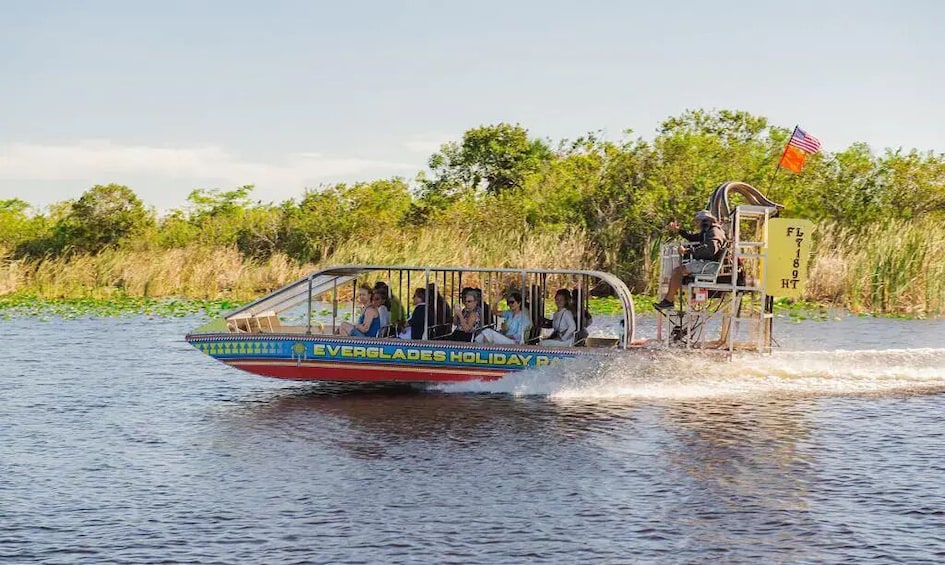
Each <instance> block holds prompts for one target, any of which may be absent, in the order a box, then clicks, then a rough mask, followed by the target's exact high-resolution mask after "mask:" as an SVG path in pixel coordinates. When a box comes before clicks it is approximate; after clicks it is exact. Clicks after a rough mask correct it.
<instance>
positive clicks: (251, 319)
mask: <svg viewBox="0 0 945 565" xmlns="http://www.w3.org/2000/svg"><path fill="white" fill-rule="evenodd" d="M732 196H735V197H738V199H739V200H740V201H742V203H739V204H738V205H736V206H733V205H732V204H731V201H730V197H732ZM707 208H708V209H709V210H710V211H711V212H712V213H713V215H714V216H715V217H716V218H718V219H719V220H720V222H721V224H722V226H723V228H724V229H725V231H726V234H727V239H728V241H727V244H726V247H725V253H724V257H722V259H721V260H720V261H719V262H718V263H719V265H718V268H717V269H716V270H715V271H713V272H707V273H701V274H698V275H695V276H690V277H688V278H687V279H685V280H684V281H683V282H684V292H681V293H680V298H679V306H678V308H677V309H674V310H672V311H670V312H662V313H658V314H657V320H656V322H657V323H656V324H655V328H651V330H653V331H652V333H653V335H649V336H641V335H638V333H639V332H638V331H637V330H638V327H637V319H636V312H635V309H634V300H633V295H632V294H631V292H630V289H629V288H628V287H627V285H626V284H625V283H624V282H623V281H622V280H620V279H619V278H618V277H616V276H614V275H613V274H610V273H606V272H602V271H594V270H567V269H535V268H522V269H510V268H492V267H450V266H411V265H343V266H333V267H328V268H324V269H320V270H318V271H315V272H313V273H311V274H309V275H307V276H305V277H303V278H301V279H299V280H296V281H294V282H292V283H290V284H288V285H286V286H284V287H282V288H280V289H278V290H275V291H273V292H271V293H270V294H267V295H265V296H263V297H261V298H259V299H258V300H255V301H253V302H251V303H249V304H247V305H245V306H242V307H240V308H238V309H236V310H234V311H232V312H230V313H228V314H227V315H225V316H223V317H221V318H219V319H215V320H212V321H210V322H209V323H207V324H205V325H203V326H201V327H199V328H197V329H195V330H194V331H192V332H191V333H189V334H188V335H187V336H186V340H187V341H188V342H189V343H190V344H192V345H193V346H194V347H195V348H197V349H198V350H200V351H202V352H203V353H206V354H207V355H209V356H210V357H213V358H214V359H217V360H218V361H221V362H223V363H225V364H227V365H229V366H231V367H234V368H236V369H241V370H243V371H247V372H250V373H254V374H257V375H262V376H267V377H275V378H280V379H292V380H306V381H342V382H391V383H442V382H457V381H469V380H495V379H500V378H502V377H503V376H505V375H507V374H509V373H512V372H518V371H523V370H529V369H538V368H541V367H546V366H549V365H554V364H557V363H561V362H564V361H567V360H569V359H579V358H613V357H620V356H628V355H640V354H647V353H648V352H652V351H655V350H661V349H675V350H680V351H687V352H693V353H701V354H711V355H713V356H716V357H717V356H728V357H731V356H733V355H735V354H736V353H740V352H753V353H761V354H764V353H768V352H770V351H771V347H772V325H773V318H774V312H773V308H774V297H776V296H799V295H800V293H801V292H803V290H804V283H805V280H806V268H807V259H808V255H809V252H810V235H811V230H812V226H811V225H810V222H808V221H806V220H791V219H786V218H781V217H778V216H779V214H780V212H781V206H780V205H778V204H776V203H774V202H772V201H770V200H768V199H767V198H766V197H764V196H763V195H762V194H761V193H760V192H759V191H757V190H756V189H755V188H753V187H752V186H750V185H748V184H746V183H742V182H727V183H723V184H722V185H720V186H719V187H718V188H717V189H716V190H715V191H714V192H713V194H712V196H711V197H710V199H709V203H708V206H707ZM678 245H679V243H678V242H675V243H667V244H664V245H663V246H662V247H661V250H660V281H661V282H660V291H661V293H662V292H663V291H665V289H666V286H667V285H668V282H669V277H670V273H671V272H672V270H673V269H674V268H675V267H676V266H677V265H679V264H680V258H679V255H678V252H677V247H678ZM378 282H382V283H383V284H384V285H385V286H386V287H387V289H389V290H388V292H389V299H390V301H391V302H393V303H394V304H395V305H396V306H395V307H394V308H392V309H391V314H392V316H391V320H390V323H389V324H387V325H385V326H384V327H381V328H379V329H378V331H377V335H376V337H358V336H354V335H340V334H339V330H340V329H341V328H342V326H343V325H344V323H345V322H348V323H350V322H351V321H352V320H354V319H355V318H356V316H357V311H358V309H357V304H356V302H355V300H356V298H355V297H356V296H357V294H358V288H359V286H362V285H367V286H368V287H374V286H376V285H377V283H378ZM418 288H419V289H426V291H427V292H426V302H425V304H424V308H423V314H422V317H423V332H422V334H421V336H419V337H420V338H419V339H406V337H408V336H406V335H404V334H403V333H400V329H401V327H402V326H403V325H404V324H405V323H406V317H407V313H408V311H409V305H408V302H409V300H410V298H411V296H413V294H414V292H415V290H416V289H418ZM561 289H566V290H567V291H568V294H569V296H570V297H571V298H572V300H570V303H571V305H570V308H571V310H572V311H573V313H574V315H573V319H574V321H575V323H576V331H575V332H574V338H573V340H571V341H569V342H568V343H566V344H564V345H562V344H561V343H560V342H555V343H556V345H555V346H549V345H548V344H549V343H552V342H551V341H549V340H548V339H547V338H548V337H549V336H548V330H546V329H543V327H546V326H547V325H548V321H549V319H550V317H551V314H552V312H551V305H552V304H554V301H553V296H554V295H555V294H556V293H557V292H559V291H560V290H561ZM469 290H473V291H475V292H477V293H478V296H479V297H480V301H481V306H482V314H483V317H482V327H483V328H499V327H500V324H501V321H502V319H501V318H500V317H499V315H498V313H497V312H498V311H499V310H500V309H501V307H502V306H503V305H504V304H505V297H507V296H508V294H509V292H510V291H512V290H515V291H517V292H518V294H519V295H520V296H521V297H522V299H523V300H522V302H523V306H524V309H523V310H522V312H523V315H525V316H528V318H529V320H530V322H531V324H530V325H531V328H532V329H531V330H530V331H529V332H528V333H527V335H526V334H525V332H523V335H520V336H519V339H518V340H516V341H517V342H516V343H513V344H499V343H486V342H484V341H483V340H482V339H477V338H478V337H479V336H478V335H476V333H473V334H466V333H464V332H457V331H455V330H456V326H455V325H454V324H453V322H454V319H453V311H452V308H453V306H454V305H456V304H460V300H461V296H463V295H464V294H465V293H466V292H467V291H469ZM603 302H605V303H606V304H607V305H608V306H609V307H608V310H609V312H608V313H605V314H600V313H598V314H595V315H594V316H593V317H591V316H590V315H588V314H587V313H588V311H589V310H594V309H595V308H594V307H595V304H597V303H603ZM415 315H416V314H415ZM399 334H400V335H399ZM457 336H460V337H457Z"/></svg>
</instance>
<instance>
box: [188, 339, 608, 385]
mask: <svg viewBox="0 0 945 565" xmlns="http://www.w3.org/2000/svg"><path fill="white" fill-rule="evenodd" d="M186 339H187V341H188V342H189V343H190V344H191V345H193V346H194V347H196V348H197V349H198V350H200V351H202V352H204V353H206V354H207V355H209V356H211V357H213V358H214V359H217V360H219V361H221V362H223V363H226V364H227V365H230V366H231V367H234V368H237V369H241V370H243V371H247V372H250V373H254V374H257V375H262V376H266V377H273V378H279V379H290V380H305V381H344V382H405V383H406V382H423V383H433V382H460V381H471V380H485V381H488V380H496V379H500V378H502V377H503V376H505V375H507V374H509V373H512V372H517V371H522V370H525V369H530V368H538V367H543V366H547V365H551V364H553V363H555V362H558V361H560V360H562V359H568V358H573V357H577V356H582V355H588V354H590V351H588V350H587V349H582V348H547V347H538V346H503V345H485V344H477V343H464V342H452V341H434V342H430V341H423V342H418V341H403V340H396V339H371V338H348V337H338V336H309V335H297V334H250V335H247V334H239V335H234V334H230V333H219V334H191V335H188V336H187V337H186Z"/></svg>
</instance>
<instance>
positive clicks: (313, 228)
mask: <svg viewBox="0 0 945 565" xmlns="http://www.w3.org/2000/svg"><path fill="white" fill-rule="evenodd" d="M790 133H791V129H790V128H786V127H780V126H777V125H773V124H771V123H770V122H769V121H768V120H767V119H766V118H764V117H759V116H754V115H751V114H749V113H747V112H743V111H729V110H720V111H706V110H691V111H686V112H684V113H683V114H682V115H680V116H677V117H671V118H669V119H667V120H665V121H664V122H663V123H662V124H660V126H659V128H658V130H657V132H656V135H655V137H654V138H653V139H652V140H644V139H643V138H641V137H635V136H634V134H633V132H632V131H630V130H628V131H626V132H624V134H623V136H622V137H621V138H620V139H617V140H613V139H607V138H605V137H604V136H602V135H601V134H600V133H595V132H592V133H588V134H586V135H583V136H581V137H578V138H576V139H569V140H561V141H558V142H553V141H551V140H547V139H540V138H536V137H533V136H530V135H529V132H528V130H527V129H525V128H524V127H522V126H521V125H517V124H506V123H501V124H496V125H485V126H480V127H476V128H473V129H470V130H468V131H467V132H465V134H464V135H463V137H462V139H461V140H457V141H453V142H449V143H446V144H444V145H443V146H441V148H440V150H439V151H437V152H436V153H434V154H433V155H432V156H431V157H430V158H429V161H428V167H427V169H426V170H424V171H422V172H420V173H419V174H418V175H417V176H416V177H415V178H413V179H409V180H408V179H404V178H391V179H379V180H373V181H365V182H358V183H340V184H331V185H327V186H322V187H319V188H317V189H313V190H307V191H306V192H304V194H302V195H301V196H300V197H299V198H297V199H290V200H286V201H284V202H281V203H267V202H263V201H260V200H254V196H255V195H254V194H253V187H252V186H249V185H247V186H240V187H236V188H232V189H207V188H202V189H196V190H194V191H193V192H191V194H190V195H189V197H188V199H187V204H186V205H185V206H183V207H181V208H179V209H175V210H172V211H170V212H169V213H166V214H163V215H161V216H158V215H157V214H156V213H155V212H154V210H153V209H152V208H150V207H148V206H147V205H146V204H145V203H144V202H142V201H141V199H140V198H139V197H138V196H137V195H136V194H135V193H134V191H133V190H132V189H131V188H129V187H126V186H121V185H116V184H108V185H97V186H94V187H92V188H90V189H88V190H87V191H85V192H84V193H83V194H82V195H81V196H80V197H78V198H77V199H75V200H69V201H65V202H60V203H57V204H54V205H52V206H50V207H48V208H47V209H46V210H35V209H33V208H32V207H31V206H30V205H29V203H27V202H24V201H22V200H19V199H12V200H0V257H4V256H5V257H7V258H12V259H29V260H34V261H35V260H43V259H44V258H49V257H55V258H58V259H61V258H64V257H65V258H68V257H69V256H71V255H73V254H95V253H99V252H101V251H102V250H104V249H108V248H116V247H117V248H133V249H135V250H142V249H144V250H147V249H172V248H179V247H186V246H193V245H205V246H229V247H235V248H236V249H238V250H239V252H240V253H241V254H242V255H243V256H244V257H246V258H254V259H264V258H266V257H269V256H272V255H273V254H275V253H282V254H285V255H287V256H289V257H291V258H293V259H295V260H297V261H298V262H300V263H306V262H312V263H319V262H322V261H326V260H329V259H330V257H331V255H332V253H333V252H334V250H335V249H336V248H338V246H339V245H340V244H342V243H343V242H346V241H349V240H351V239H356V238H360V239H371V238H373V237H377V236H380V235H384V236H390V235H391V234H394V235H396V236H398V237H399V238H411V237H412V236H413V235H414V234H416V233H417V230H422V229H424V228H426V227H437V228H448V229H451V230H455V232H456V233H461V234H469V233H476V234H478V237H479V238H480V239H481V238H488V237H489V234H490V233H495V234H496V237H500V235H499V234H508V233H509V232H510V230H511V231H519V232H536V231H537V232H542V233H546V234H551V235H555V234H557V235H559V236H560V237H561V238H567V237H570V234H574V233H576V232H578V231H579V232H581V233H582V234H583V235H584V236H586V238H587V239H588V240H589V241H590V242H591V244H592V246H593V252H594V259H593V260H594V262H595V266H596V267H597V268H600V269H603V270H607V271H611V272H614V273H616V274H617V275H618V276H620V277H622V278H623V279H624V280H626V281H627V282H628V283H629V284H630V285H631V286H632V287H633V288H634V289H635V290H637V291H643V290H646V288H647V285H648V284H649V283H650V282H651V281H652V275H653V273H652V269H653V267H654V260H655V251H656V249H657V248H658V245H659V243H661V242H662V241H663V239H664V238H665V237H666V234H665V232H664V231H663V229H662V228H663V226H665V225H666V224H667V223H668V222H669V221H670V220H674V219H675V220H685V219H686V218H688V217H690V216H691V215H692V213H693V212H694V211H696V210H699V209H701V208H703V207H705V204H706V201H707V199H708V196H709V194H710V193H711V191H712V189H713V188H715V187H716V186H717V185H718V184H720V183H721V182H723V181H726V180H741V181H745V182H748V183H749V184H752V185H754V186H755V187H757V188H759V189H760V190H761V191H762V192H764V193H766V195H767V196H768V197H769V198H771V199H772V200H774V201H776V202H779V203H781V204H783V205H784V206H785V207H786V211H787V212H786V215H788V216H790V217H801V218H807V219H811V220H814V221H815V222H818V223H819V224H821V225H824V226H836V227H839V228H842V229H844V230H847V232H849V231H851V230H852V231H853V232H855V233H862V234H869V233H870V230H871V229H872V228H873V227H875V226H876V225H877V224H881V223H887V222H893V221H898V222H903V221H905V222H912V221H918V220H927V219H928V218H937V217H939V216H941V215H942V214H943V212H945V155H943V154H935V153H933V152H931V151H924V152H923V151H919V150H915V149H912V150H902V149H886V150H884V151H882V152H879V153H876V152H874V151H872V150H871V149H870V148H869V147H868V146H867V145H866V144H863V143H855V144H853V145H851V146H850V147H848V148H847V149H845V150H843V151H839V152H835V153H826V152H825V153H820V154H817V155H814V156H812V157H810V158H809V159H808V162H807V165H806V167H805V169H804V170H803V172H802V173H801V174H798V175H793V174H791V173H789V172H786V171H782V172H780V173H779V174H778V175H777V177H776V179H774V182H772V181H773V175H774V173H775V164H776V163H777V161H778V158H779V157H780V154H781V151H782V150H783V148H784V145H785V143H786V142H787V140H788V138H789V137H790ZM502 237H505V235H502ZM396 239H397V238H394V240H395V241H396ZM390 240H391V239H390V238H389V237H387V238H386V239H385V241H390ZM854 240H855V239H854ZM417 259H418V261H422V259H423V258H422V257H421V258H417ZM549 266H551V267H553V266H554V265H549Z"/></svg>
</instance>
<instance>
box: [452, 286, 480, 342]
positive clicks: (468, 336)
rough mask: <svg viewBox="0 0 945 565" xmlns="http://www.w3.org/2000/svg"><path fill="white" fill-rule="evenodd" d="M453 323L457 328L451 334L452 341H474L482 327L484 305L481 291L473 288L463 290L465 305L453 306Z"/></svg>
mask: <svg viewBox="0 0 945 565" xmlns="http://www.w3.org/2000/svg"><path fill="white" fill-rule="evenodd" d="M453 325H454V326H456V329H454V330H453V333H452V334H450V336H449V339H450V340H452V341H472V340H473V336H474V335H476V334H477V333H478V330H479V329H480V328H482V306H481V305H480V304H479V293H478V292H476V291H475V290H473V289H471V288H470V289H467V290H466V291H465V292H463V305H462V306H460V305H459V304H457V305H456V306H455V307H454V308H453Z"/></svg>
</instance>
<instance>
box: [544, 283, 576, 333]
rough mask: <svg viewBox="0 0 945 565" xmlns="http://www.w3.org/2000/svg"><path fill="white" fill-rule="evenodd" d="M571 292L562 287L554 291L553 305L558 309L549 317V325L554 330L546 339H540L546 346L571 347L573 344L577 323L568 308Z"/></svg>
mask: <svg viewBox="0 0 945 565" xmlns="http://www.w3.org/2000/svg"><path fill="white" fill-rule="evenodd" d="M570 302H571V293H570V292H568V289H566V288H562V289H559V290H558V292H556V293H555V306H557V307H558V311H557V312H555V315H554V317H552V319H551V327H552V328H553V329H554V331H553V332H552V333H551V335H550V336H548V339H543V340H541V344H542V345H546V346H548V347H571V346H572V345H574V332H575V331H576V330H577V325H576V324H575V323H574V314H572V313H571V308H570Z"/></svg>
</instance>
